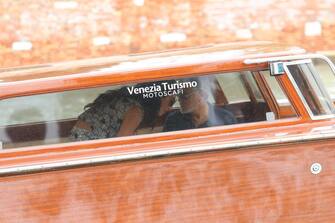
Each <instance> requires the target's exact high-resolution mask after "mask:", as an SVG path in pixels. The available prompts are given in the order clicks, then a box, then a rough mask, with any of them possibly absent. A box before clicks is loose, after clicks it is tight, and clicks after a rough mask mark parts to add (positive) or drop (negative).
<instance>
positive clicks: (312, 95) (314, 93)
mask: <svg viewBox="0 0 335 223" xmlns="http://www.w3.org/2000/svg"><path fill="white" fill-rule="evenodd" d="M286 67H287V70H288V72H289V73H290V74H291V78H293V81H294V84H295V86H296V88H297V90H298V92H299V93H300V96H301V98H302V100H303V102H304V103H305V104H306V107H307V109H308V110H309V112H310V114H311V116H320V115H331V114H335V108H334V105H333V103H332V100H331V98H330V96H329V94H328V92H327V90H326V88H325V87H324V84H323V81H322V79H321V78H320V76H319V75H318V74H317V72H316V70H315V68H314V66H313V64H312V62H311V61H310V60H305V61H297V62H289V63H286Z"/></svg>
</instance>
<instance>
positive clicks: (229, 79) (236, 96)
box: [217, 72, 249, 103]
mask: <svg viewBox="0 0 335 223" xmlns="http://www.w3.org/2000/svg"><path fill="white" fill-rule="evenodd" d="M217 79H218V82H219V85H220V87H221V88H222V89H223V90H224V92H225V95H226V97H227V99H228V102H229V103H234V102H241V101H248V100H249V96H248V93H247V91H246V89H245V87H244V85H243V82H242V77H241V73H239V72H234V73H227V74H225V75H217ZM237 89H238V90H237Z"/></svg>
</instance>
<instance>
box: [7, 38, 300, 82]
mask: <svg viewBox="0 0 335 223" xmlns="http://www.w3.org/2000/svg"><path fill="white" fill-rule="evenodd" d="M303 53H305V50H304V49H302V48H300V47H296V46H287V45H283V44H278V43H273V42H269V41H250V42H234V43H221V44H209V45H204V46H198V47H189V48H181V49H173V50H166V51H159V52H146V53H139V54H128V55H120V56H110V57H102V58H93V59H84V60H77V61H68V62H61V63H50V64H40V65H33V66H21V67H11V68H2V69H0V84H1V83H6V82H15V81H26V80H34V79H44V78H52V77H58V78H59V77H62V76H64V77H70V76H78V75H81V74H85V75H87V74H92V75H94V74H101V73H106V72H108V73H120V72H136V71H146V70H153V69H161V68H176V67H182V66H189V65H193V64H206V63H215V62H232V61H243V60H245V59H251V58H268V57H275V56H286V55H297V54H303Z"/></svg>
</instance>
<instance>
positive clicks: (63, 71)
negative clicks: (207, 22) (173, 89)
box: [0, 42, 335, 222]
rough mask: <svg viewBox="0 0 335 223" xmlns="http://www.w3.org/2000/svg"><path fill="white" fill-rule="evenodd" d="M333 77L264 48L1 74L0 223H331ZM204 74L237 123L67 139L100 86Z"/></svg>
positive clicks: (318, 64) (318, 59)
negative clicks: (81, 139)
mask: <svg viewBox="0 0 335 223" xmlns="http://www.w3.org/2000/svg"><path fill="white" fill-rule="evenodd" d="M334 71H335V69H334V65H333V64H332V63H331V62H330V60H329V59H328V58H326V57H324V56H321V55H316V54H309V53H307V52H305V50H303V49H301V48H299V47H289V46H284V45H280V44H274V43H270V42H244V43H231V44H218V45H208V46H203V47H196V48H188V49H180V50H175V51H166V52H158V53H147V54H138V55H127V56H117V57H109V58H99V59H90V60H82V61H75V62H66V63H56V64H46V65H39V66H33V67H20V68H9V69H2V70H1V71H0V72H1V73H0V99H1V100H0V109H1V110H0V111H1V115H0V116H1V117H0V123H1V125H0V141H1V148H2V149H1V150H0V175H1V176H0V210H1V214H0V222H334V221H335V213H334V208H333V207H334V206H333V205H335V190H334V184H335V166H334V160H335V152H334V149H333V148H334V146H335V119H334V115H335V108H334V100H335V97H334V96H335V94H334V87H335V86H334V85H333V84H334V80H335V76H334ZM203 75H207V76H210V77H212V79H211V80H213V81H214V82H213V84H214V85H211V86H212V87H211V88H210V89H212V90H213V89H215V90H213V94H211V100H212V101H211V103H214V104H215V106H219V107H221V108H224V109H226V110H228V111H229V112H231V113H232V114H233V115H234V116H235V118H236V120H237V123H236V124H232V125H221V126H213V127H208V128H195V129H188V130H181V131H170V132H161V131H162V125H164V117H162V118H161V119H160V120H157V122H156V126H155V127H154V128H148V126H145V125H144V126H143V125H142V126H141V127H140V128H139V129H138V131H137V135H132V136H127V137H113V138H107V139H99V140H89V141H81V142H73V141H71V140H69V134H70V131H71V129H72V127H73V125H74V124H75V123H76V118H77V115H78V114H80V112H82V109H83V106H84V105H85V104H86V103H88V102H90V101H92V100H93V99H94V98H95V97H96V96H97V95H98V94H99V93H101V92H104V91H105V90H106V89H111V88H113V87H115V86H117V87H119V86H125V85H132V84H136V83H142V82H148V81H150V82H154V81H162V80H171V79H178V80H180V79H183V78H190V77H192V78H194V77H199V76H203ZM213 86H214V87H213ZM83 95H84V96H83ZM208 100H209V99H208ZM178 109H179V107H178V105H175V107H174V108H173V110H178ZM59 111H61V112H59ZM165 118H166V117H165ZM144 133H146V134H144Z"/></svg>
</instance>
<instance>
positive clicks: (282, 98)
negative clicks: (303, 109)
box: [260, 70, 290, 105]
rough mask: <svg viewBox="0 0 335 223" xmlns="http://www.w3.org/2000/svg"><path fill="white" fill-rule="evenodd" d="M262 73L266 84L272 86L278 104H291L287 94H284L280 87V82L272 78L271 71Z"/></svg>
mask: <svg viewBox="0 0 335 223" xmlns="http://www.w3.org/2000/svg"><path fill="white" fill-rule="evenodd" d="M260 73H261V74H262V75H263V76H264V77H265V79H266V82H267V83H268V85H269V86H270V89H271V91H272V93H273V95H274V96H275V98H276V100H277V103H278V104H279V105H288V104H290V102H289V100H288V98H287V96H286V94H285V93H284V91H283V90H282V88H281V87H280V85H279V83H278V81H277V80H276V77H274V76H271V75H270V71H269V70H266V71H261V72H260Z"/></svg>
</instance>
